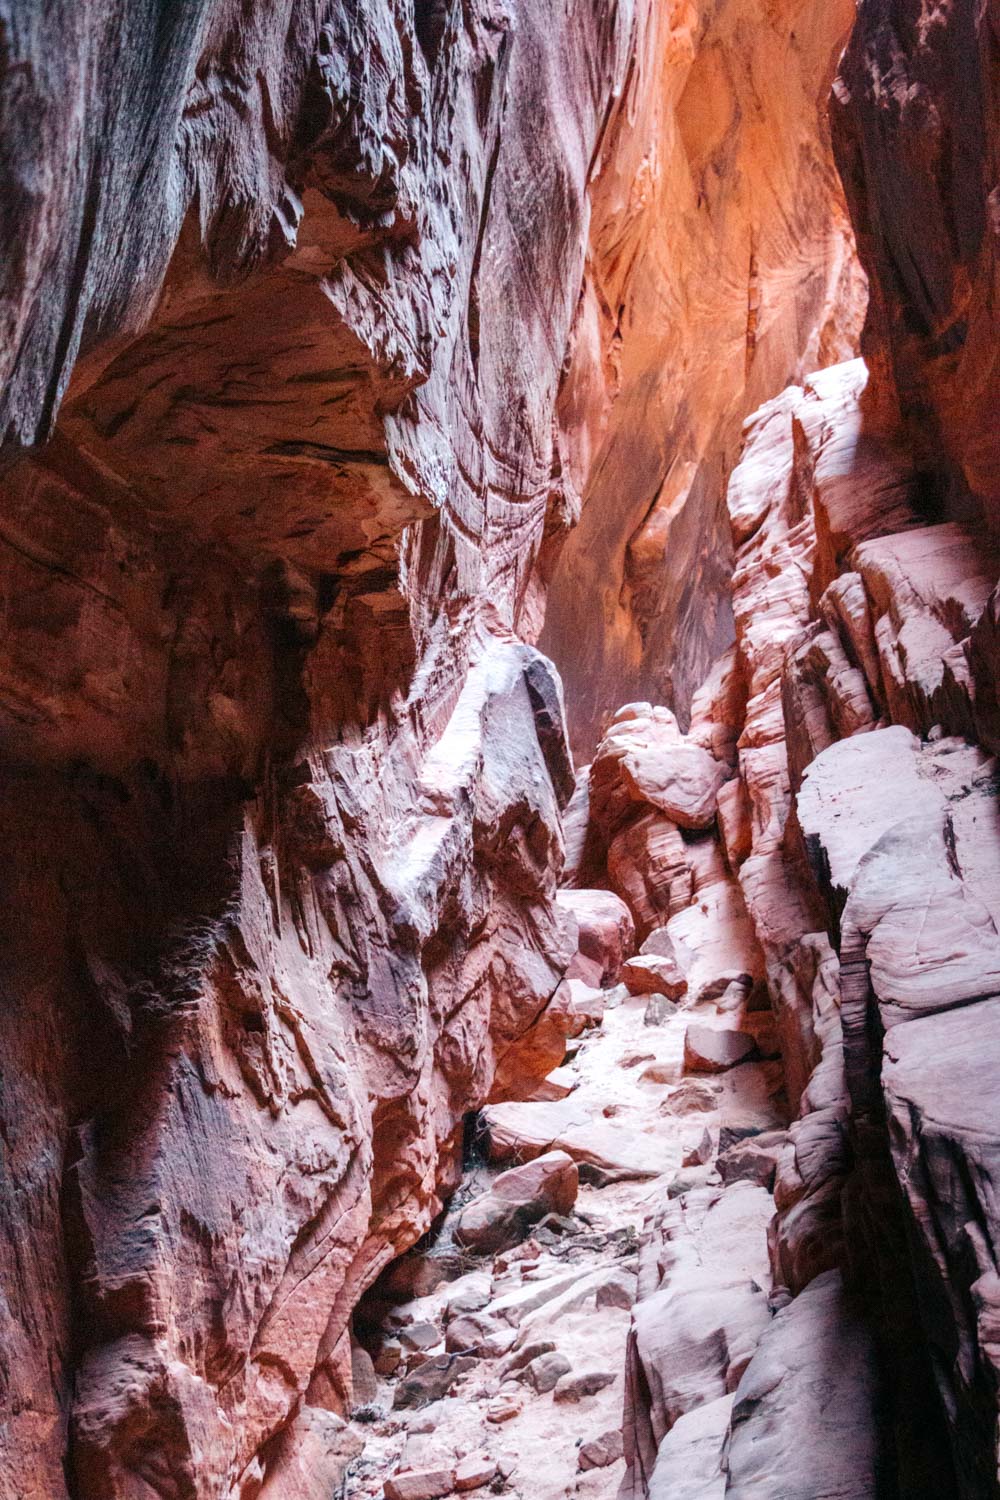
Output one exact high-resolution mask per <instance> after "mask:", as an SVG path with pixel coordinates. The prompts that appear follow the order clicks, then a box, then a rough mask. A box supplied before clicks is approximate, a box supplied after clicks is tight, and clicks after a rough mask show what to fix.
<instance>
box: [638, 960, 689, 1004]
mask: <svg viewBox="0 0 1000 1500" xmlns="http://www.w3.org/2000/svg"><path fill="white" fill-rule="evenodd" d="M621 977H622V983H623V984H624V985H625V986H626V988H627V989H628V992H629V994H630V995H664V996H665V997H666V998H667V999H668V1000H680V999H681V998H682V997H683V996H684V995H685V994H686V993H687V987H688V982H687V979H686V978H685V977H684V975H683V974H682V973H681V970H680V967H679V966H678V963H677V960H676V959H674V958H663V957H660V956H659V955H658V954H655V953H639V954H636V955H635V957H634V958H630V959H629V960H628V962H627V963H626V964H623V966H622V971H621Z"/></svg>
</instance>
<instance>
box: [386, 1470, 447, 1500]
mask: <svg viewBox="0 0 1000 1500" xmlns="http://www.w3.org/2000/svg"><path fill="white" fill-rule="evenodd" d="M456 1477H457V1473H456V1470H455V1469H444V1468H441V1469H402V1470H400V1472H399V1473H398V1474H393V1475H391V1476H390V1478H388V1479H387V1480H386V1481H385V1484H384V1486H383V1490H384V1493H385V1500H441V1496H443V1495H450V1494H451V1492H452V1491H453V1490H454V1489H455V1488H456Z"/></svg>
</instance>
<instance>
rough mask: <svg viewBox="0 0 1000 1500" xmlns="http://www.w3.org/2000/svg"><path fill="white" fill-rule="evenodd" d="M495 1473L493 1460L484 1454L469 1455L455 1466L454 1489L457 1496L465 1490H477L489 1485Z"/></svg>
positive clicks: (495, 1465) (495, 1468)
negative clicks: (457, 1493)
mask: <svg viewBox="0 0 1000 1500" xmlns="http://www.w3.org/2000/svg"><path fill="white" fill-rule="evenodd" d="M496 1472H497V1464H496V1459H495V1458H487V1457H486V1455H485V1454H479V1453H470V1454H469V1456H468V1457H467V1458H463V1459H462V1460H461V1461H460V1462H459V1463H457V1464H456V1465H455V1489H456V1490H457V1491H458V1492H459V1494H464V1493H465V1491H466V1490H478V1489H481V1488H482V1487H483V1485H484V1484H489V1482H490V1480H491V1479H493V1478H494V1476H495V1475H496Z"/></svg>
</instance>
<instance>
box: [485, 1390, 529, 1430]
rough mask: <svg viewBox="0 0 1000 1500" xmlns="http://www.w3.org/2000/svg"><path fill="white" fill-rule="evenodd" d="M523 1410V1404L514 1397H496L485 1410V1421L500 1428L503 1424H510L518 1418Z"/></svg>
mask: <svg viewBox="0 0 1000 1500" xmlns="http://www.w3.org/2000/svg"><path fill="white" fill-rule="evenodd" d="M523 1408H524V1402H523V1401H520V1400H518V1398H517V1397H516V1396H497V1397H495V1398H494V1400H492V1401H491V1402H490V1403H489V1405H488V1406H487V1408H486V1420H487V1422H492V1423H493V1424H494V1426H500V1425H501V1424H502V1423H503V1422H511V1421H513V1419H514V1418H515V1417H518V1416H520V1414H521V1412H522V1410H523Z"/></svg>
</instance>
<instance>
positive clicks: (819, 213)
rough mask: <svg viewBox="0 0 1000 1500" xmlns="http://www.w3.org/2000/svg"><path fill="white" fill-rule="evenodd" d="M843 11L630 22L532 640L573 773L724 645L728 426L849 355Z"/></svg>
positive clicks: (731, 457)
mask: <svg viewBox="0 0 1000 1500" xmlns="http://www.w3.org/2000/svg"><path fill="white" fill-rule="evenodd" d="M853 17H854V6H853V4H852V3H851V0H833V3H832V4H829V5H825V6H819V5H809V6H807V7H805V8H804V7H803V6H802V5H800V4H793V3H788V0H777V3H775V4H769V5H766V6H763V7H762V6H760V5H757V4H754V3H752V0H730V3H728V4H726V5H722V6H719V5H713V4H710V3H706V0H679V3H670V4H659V5H653V6H649V7H646V6H640V7H638V20H637V26H638V37H637V42H636V48H635V54H634V61H633V66H632V69H631V71H630V73H629V76H628V80H627V83H626V86H625V90H624V94H623V98H622V103H621V106H620V109H619V111H618V115H617V117H616V119H615V120H614V121H612V124H611V128H610V131H609V138H610V140H611V142H612V143H613V149H612V150H611V151H606V153H605V165H604V170H603V171H602V173H601V176H600V179H599V182H598V184H597V185H596V189H595V192H594V194H593V213H592V217H591V224H590V240H589V253H588V261H587V275H586V280H585V285H584V289H583V293H582V296H581V301H580V307H579V310H578V314H577V322H576V327H575V332H574V357H573V365H572V368H571V373H570V378H569V380H568V382H567V385H566V387H565V389H564V393H563V396H562V399H561V402H560V413H561V416H562V418H563V421H564V423H565V424H566V426H567V428H568V431H569V433H570V435H571V439H572V441H571V443H570V444H567V448H566V454H565V459H564V466H565V471H566V474H567V477H568V479H569V480H570V482H571V483H572V485H573V487H574V488H575V489H576V490H577V491H578V493H579V495H580V497H581V500H582V515H581V520H580V524H579V526H578V527H577V528H576V529H575V530H574V531H573V532H571V533H570V535H569V537H568V538H567V540H566V543H565V547H564V550H563V555H562V559H561V562H560V564H559V568H558V569H557V571H556V574H555V577H554V580H553V584H552V587H551V590H550V594H549V603H548V611H547V615H546V624H545V630H544V633H543V636H542V646H543V649H544V650H546V651H547V652H548V654H549V655H550V656H552V657H553V659H554V660H555V661H557V662H558V663H559V666H560V670H561V671H562V673H563V676H564V678H565V681H566V685H567V693H568V697H569V699H570V700H571V702H572V704H573V713H572V725H571V727H572V733H573V737H574V743H575V745H576V747H577V750H578V752H579V753H580V756H581V758H583V759H589V757H590V755H591V753H592V752H593V748H594V745H595V744H596V742H597V740H598V739H599V738H600V735H601V732H602V730H603V728H604V727H605V724H606V715H607V711H608V709H609V708H613V707H614V706H615V704H616V703H620V702H622V701H623V700H624V699H626V698H629V697H635V698H645V697H652V699H653V701H654V702H659V703H665V704H668V705H670V706H671V707H673V708H675V709H676V710H677V712H678V713H679V715H680V716H681V718H682V721H684V722H686V717H687V713H688V710H689V708H690V703H691V696H692V693H693V691H694V689H695V688H696V687H697V686H698V684H699V683H700V682H701V680H702V679H703V677H704V676H705V674H706V672H707V670H708V668H709V666H710V664H711V662H712V661H713V660H714V659H715V657H716V656H717V655H718V653H719V651H720V650H722V649H723V648H724V647H725V646H726V645H727V644H728V643H729V641H731V639H732V616H731V613H730V609H729V574H730V568H731V562H732V551H731V546H730V540H729V527H728V522H727V519H726V508H725V490H726V480H727V478H728V475H729V472H730V470H731V468H732V466H733V464H734V463H735V462H736V459H737V456H738V452H739V444H740V424H741V422H742V420H743V418H744V417H745V416H746V415H747V413H748V412H751V411H753V410H754V408H755V407H757V406H758V405H759V404H760V403H761V402H762V401H764V400H766V399H768V398H769V397H771V396H773V395H775V394H776V393H777V392H778V391H779V390H781V389H782V387H783V386H784V385H785V384H786V383H787V382H788V381H790V380H794V379H800V378H802V377H803V376H804V375H806V374H809V373H811V372H812V371H813V370H815V369H817V368H818V367H820V366H822V365H825V364H828V363H832V362H836V361H837V360H842V359H845V358H847V357H849V356H850V355H852V354H853V353H855V352H856V347H857V333H858V329H859V326H860V320H861V316H862V315H863V311H864V284H863V278H862V277H861V276H860V274H859V272H858V268H857V262H856V259H855V256H854V251H853V242H852V238H851V232H850V228H849V226H848V221H847V216H846V213H845V209H844V204H843V196H842V192H841V188H840V184H839V181H838V178H837V174H836V171H835V169H834V164H833V158H832V154H831V150H830V141H829V132H828V126H827V109H826V100H827V95H828V90H829V86H830V83H831V81H832V78H833V72H834V69H835V67H836V63H837V58H838V56H839V54H840V51H841V49H842V47H843V45H844V42H845V40H846V38H847V35H848V31H849V29H850V26H851V22H852V20H853Z"/></svg>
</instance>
